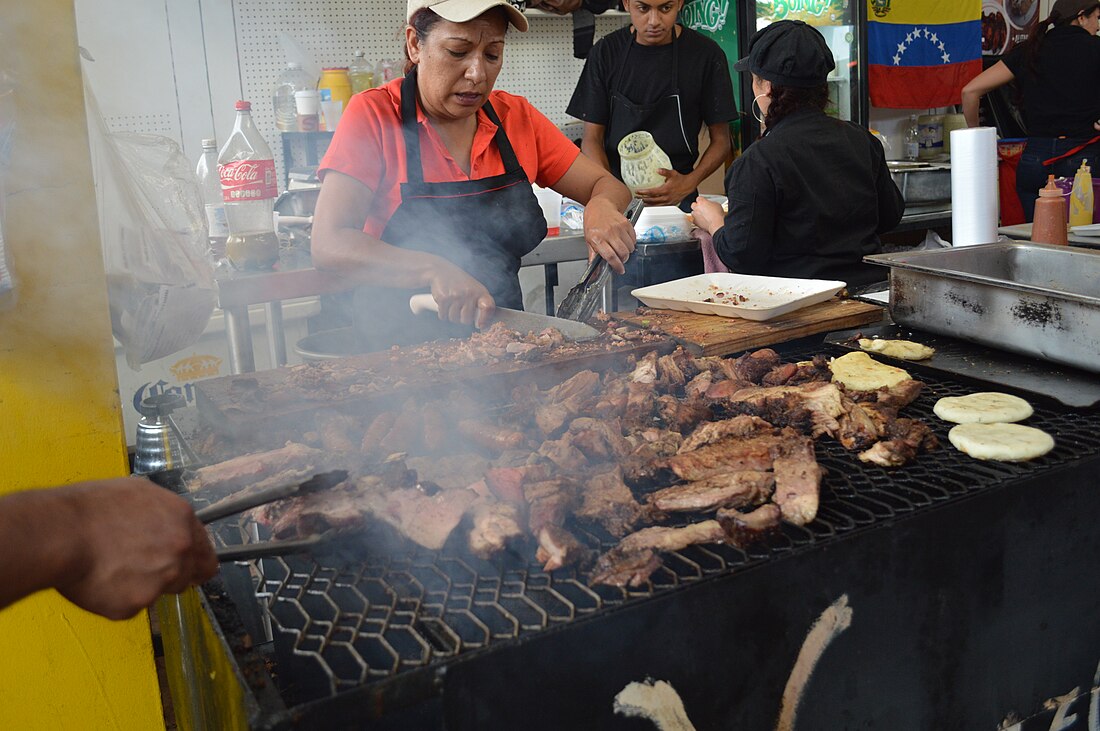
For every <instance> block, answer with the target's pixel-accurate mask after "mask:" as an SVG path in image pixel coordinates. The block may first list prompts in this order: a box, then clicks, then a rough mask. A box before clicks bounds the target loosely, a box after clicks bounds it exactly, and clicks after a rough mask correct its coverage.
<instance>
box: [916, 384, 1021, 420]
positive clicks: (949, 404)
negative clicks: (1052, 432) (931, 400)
mask: <svg viewBox="0 0 1100 731" xmlns="http://www.w3.org/2000/svg"><path fill="white" fill-rule="evenodd" d="M932 411H933V413H935V414H936V416H938V417H940V418H941V419H943V420H944V421H953V422H955V423H956V424H998V423H1009V422H1013V421H1023V420H1024V419H1026V418H1027V417H1029V416H1031V415H1032V414H1033V413H1035V410H1034V409H1032V408H1031V404H1029V403H1028V402H1027V401H1025V400H1024V399H1022V398H1020V397H1019V396H1013V395H1012V394H1008V393H1000V392H998V391H980V392H978V393H970V394H967V395H966V396H944V397H943V398H941V399H940V400H939V401H937V402H936V405H935V406H933V407H932Z"/></svg>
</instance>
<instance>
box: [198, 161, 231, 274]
mask: <svg viewBox="0 0 1100 731" xmlns="http://www.w3.org/2000/svg"><path fill="white" fill-rule="evenodd" d="M195 175H196V176H197V177H198V179H199V188H200V190H202V203H203V206H204V207H205V208H206V224H207V228H208V229H209V236H210V253H211V254H212V255H213V256H214V258H215V259H221V258H222V257H223V256H225V241H226V239H227V238H228V237H229V224H228V223H226V220H225V202H224V201H223V200H222V182H221V177H220V176H219V175H218V142H217V140H214V139H205V140H203V141H202V157H200V158H199V164H198V165H197V166H196V167H195Z"/></svg>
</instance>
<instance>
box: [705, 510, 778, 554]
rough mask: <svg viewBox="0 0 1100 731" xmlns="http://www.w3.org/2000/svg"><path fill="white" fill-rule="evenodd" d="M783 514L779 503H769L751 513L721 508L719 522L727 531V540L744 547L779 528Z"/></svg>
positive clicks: (738, 546)
mask: <svg viewBox="0 0 1100 731" xmlns="http://www.w3.org/2000/svg"><path fill="white" fill-rule="evenodd" d="M781 516H782V513H781V511H780V509H779V506H778V505H775V504H774V503H767V504H765V505H761V506H760V507H759V508H757V509H756V510H753V511H752V512H749V513H742V512H740V511H738V510H733V509H722V510H719V511H718V522H719V523H720V524H721V525H722V527H723V528H724V529H725V531H726V540H727V541H728V542H730V543H731V544H733V545H734V546H736V547H737V548H741V549H744V548H747V547H748V546H750V545H751V544H753V543H755V542H756V541H759V540H760V539H761V538H763V537H765V536H766V535H768V534H769V533H774V532H776V531H777V530H779V521H780V517H781Z"/></svg>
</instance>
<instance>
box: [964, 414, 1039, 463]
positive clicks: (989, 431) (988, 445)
mask: <svg viewBox="0 0 1100 731" xmlns="http://www.w3.org/2000/svg"><path fill="white" fill-rule="evenodd" d="M947 438H948V439H949V440H951V444H952V445H954V447H955V448H956V449H958V450H959V451H960V452H963V453H964V454H968V455H970V456H971V457H973V458H975V459H989V460H996V461H998V462H1026V461H1027V460H1029V459H1035V458H1036V457H1042V456H1043V455H1044V454H1046V453H1047V452H1049V451H1050V450H1052V449H1054V437H1052V436H1051V435H1049V434H1047V433H1046V432H1045V431H1042V430H1041V429H1036V428H1035V427H1031V426H1024V425H1022V424H977V423H974V424H959V425H957V426H953V427H951V431H949V432H948V433H947Z"/></svg>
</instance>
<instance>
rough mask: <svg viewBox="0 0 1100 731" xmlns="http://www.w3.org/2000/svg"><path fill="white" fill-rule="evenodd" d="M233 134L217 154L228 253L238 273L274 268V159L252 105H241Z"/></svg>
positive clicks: (276, 250)
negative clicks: (253, 114) (255, 117)
mask: <svg viewBox="0 0 1100 731" xmlns="http://www.w3.org/2000/svg"><path fill="white" fill-rule="evenodd" d="M236 107H237V121H236V122H235V123H234V125H233V132H232V133H231V134H230V135H229V139H228V140H226V141H225V144H224V145H222V149H221V152H220V153H218V175H219V177H220V178H221V184H222V201H223V202H224V203H225V218H226V222H227V223H228V224H229V238H228V239H227V240H226V242H225V253H226V255H227V256H228V257H229V262H230V263H231V264H232V265H233V266H234V267H236V268H238V269H252V270H262V269H270V268H271V267H272V266H274V264H275V262H277V261H278V260H279V236H278V234H276V233H275V196H277V195H278V193H279V187H278V184H277V183H276V181H275V159H274V158H273V157H272V155H271V148H270V147H268V146H267V143H266V142H264V138H263V137H262V136H261V135H260V132H259V130H257V129H256V125H255V124H254V123H253V121H252V104H250V103H249V102H246V101H239V102H237V105H236Z"/></svg>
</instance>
